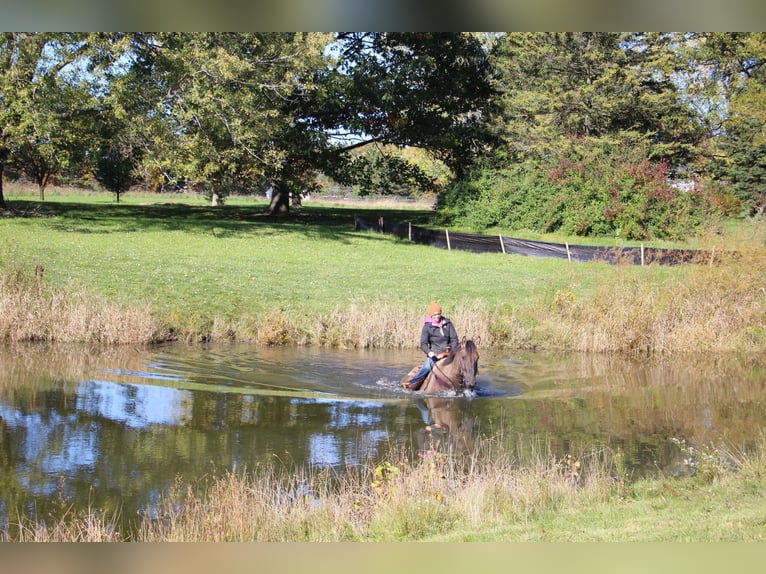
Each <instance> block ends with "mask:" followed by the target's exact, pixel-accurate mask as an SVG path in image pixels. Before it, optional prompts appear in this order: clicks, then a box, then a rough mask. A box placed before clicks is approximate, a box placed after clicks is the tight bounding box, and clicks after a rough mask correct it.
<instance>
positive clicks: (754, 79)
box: [683, 33, 766, 215]
mask: <svg viewBox="0 0 766 574" xmlns="http://www.w3.org/2000/svg"><path fill="white" fill-rule="evenodd" d="M683 42H684V44H683V45H684V47H685V48H686V54H687V58H688V69H690V70H696V71H697V72H696V74H695V75H694V76H692V78H693V80H694V82H689V83H690V85H691V86H692V88H693V89H694V90H695V93H697V94H704V95H705V96H706V99H705V100H704V101H705V102H709V103H708V105H707V106H706V107H705V109H704V112H705V118H706V120H707V125H708V127H709V131H710V137H711V142H712V143H711V146H710V156H711V162H710V166H709V170H710V173H711V175H712V176H713V177H714V178H715V179H717V180H720V181H723V182H726V183H728V184H730V185H731V186H732V188H733V191H734V193H735V194H736V196H737V197H738V198H739V199H740V200H741V201H742V202H743V204H744V205H745V206H746V209H747V211H749V212H750V213H755V214H760V215H763V214H764V213H766V159H764V158H766V34H764V33H704V34H689V35H686V36H684V37H683Z"/></svg>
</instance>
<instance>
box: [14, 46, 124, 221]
mask: <svg viewBox="0 0 766 574" xmlns="http://www.w3.org/2000/svg"><path fill="white" fill-rule="evenodd" d="M112 47H113V45H112V38H111V37H109V36H108V35H105V34H94V33H88V34H86V33H21V32H3V33H1V34H0V207H4V206H5V198H4V195H3V188H2V179H3V174H4V172H5V169H6V167H7V166H8V165H9V162H12V161H18V163H19V165H20V167H21V168H22V169H23V170H25V171H27V172H28V173H29V174H30V175H31V176H32V177H33V178H34V179H35V180H36V181H37V183H38V185H39V186H40V193H41V197H42V193H43V189H44V187H45V185H46V183H47V181H48V179H49V178H50V176H51V175H53V174H55V173H56V172H57V171H59V170H60V169H62V168H64V167H66V166H67V165H69V164H71V162H72V161H73V160H74V159H75V158H76V156H77V154H78V153H79V152H80V151H81V150H82V149H83V147H84V146H85V145H86V144H85V141H84V139H83V138H84V137H85V133H86V131H87V130H86V128H85V127H84V126H85V125H86V117H87V116H90V118H91V119H93V118H94V117H95V114H96V113H97V111H98V110H97V109H96V107H95V106H94V100H93V98H92V96H93V94H94V92H93V87H94V86H93V84H94V82H97V81H98V79H99V76H98V74H97V73H96V66H98V65H100V64H101V63H103V62H105V61H108V60H109V55H110V54H111V53H112ZM91 125H92V124H91Z"/></svg>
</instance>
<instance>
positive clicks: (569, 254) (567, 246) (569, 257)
mask: <svg viewBox="0 0 766 574" xmlns="http://www.w3.org/2000/svg"><path fill="white" fill-rule="evenodd" d="M564 245H565V246H566V248H567V260H568V261H569V262H570V263H571V262H572V254H571V253H570V252H569V242H568V241H565V242H564Z"/></svg>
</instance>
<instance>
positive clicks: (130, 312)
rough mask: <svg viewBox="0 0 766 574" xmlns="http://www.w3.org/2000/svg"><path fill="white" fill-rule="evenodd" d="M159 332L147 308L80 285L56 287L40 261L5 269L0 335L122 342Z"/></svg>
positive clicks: (142, 340)
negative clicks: (46, 277)
mask: <svg viewBox="0 0 766 574" xmlns="http://www.w3.org/2000/svg"><path fill="white" fill-rule="evenodd" d="M154 332H155V329H154V325H153V319H152V317H151V315H150V314H149V313H148V312H147V311H146V310H144V309H140V308H137V307H132V306H128V305H118V304H116V303H113V302H110V301H108V300H106V299H104V298H103V297H98V296H96V295H93V294H91V293H87V292H86V291H85V290H83V289H81V288H78V287H77V286H74V285H72V286H69V287H64V288H51V287H49V286H48V285H47V284H46V283H45V281H44V280H43V271H42V270H41V269H40V268H39V267H36V268H35V269H34V270H29V269H25V268H22V267H20V266H17V265H11V266H10V267H6V268H4V269H1V270H0V341H5V342H11V343H16V342H31V341H46V342H52V343H71V342H83V343H95V344H105V345H116V344H129V343H147V342H151V341H152V339H153V338H154Z"/></svg>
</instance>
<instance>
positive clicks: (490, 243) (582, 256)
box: [355, 217, 717, 265]
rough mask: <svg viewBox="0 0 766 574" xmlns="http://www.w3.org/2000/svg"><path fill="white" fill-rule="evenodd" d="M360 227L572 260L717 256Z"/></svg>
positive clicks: (664, 261)
mask: <svg viewBox="0 0 766 574" xmlns="http://www.w3.org/2000/svg"><path fill="white" fill-rule="evenodd" d="M355 227H356V229H357V230H360V229H361V230H375V231H378V232H380V233H389V234H391V235H396V236H397V237H400V238H401V239H406V240H408V241H412V242H414V243H419V244H422V245H431V246H433V247H439V248H441V249H457V250H460V251H472V252H474V253H512V254H515V255H525V256H528V257H555V258H558V259H568V260H569V261H603V262H605V263H611V264H620V263H622V264H631V265H650V264H652V263H656V264H660V265H678V264H680V263H711V262H713V261H714V260H715V259H716V258H717V257H716V254H715V253H713V252H709V251H702V250H696V249H662V248H657V247H595V246H588V245H568V244H566V243H564V244H561V243H550V242H547V241H531V240H527V239H514V238H512V237H503V236H502V235H496V236H492V235H474V234H470V233H451V232H450V231H448V230H444V231H436V230H433V229H426V228H424V227H417V226H415V225H412V224H410V223H396V222H393V221H384V220H383V218H380V219H378V222H377V225H374V226H373V225H370V224H368V223H367V222H366V221H364V220H363V219H360V218H359V217H355Z"/></svg>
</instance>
